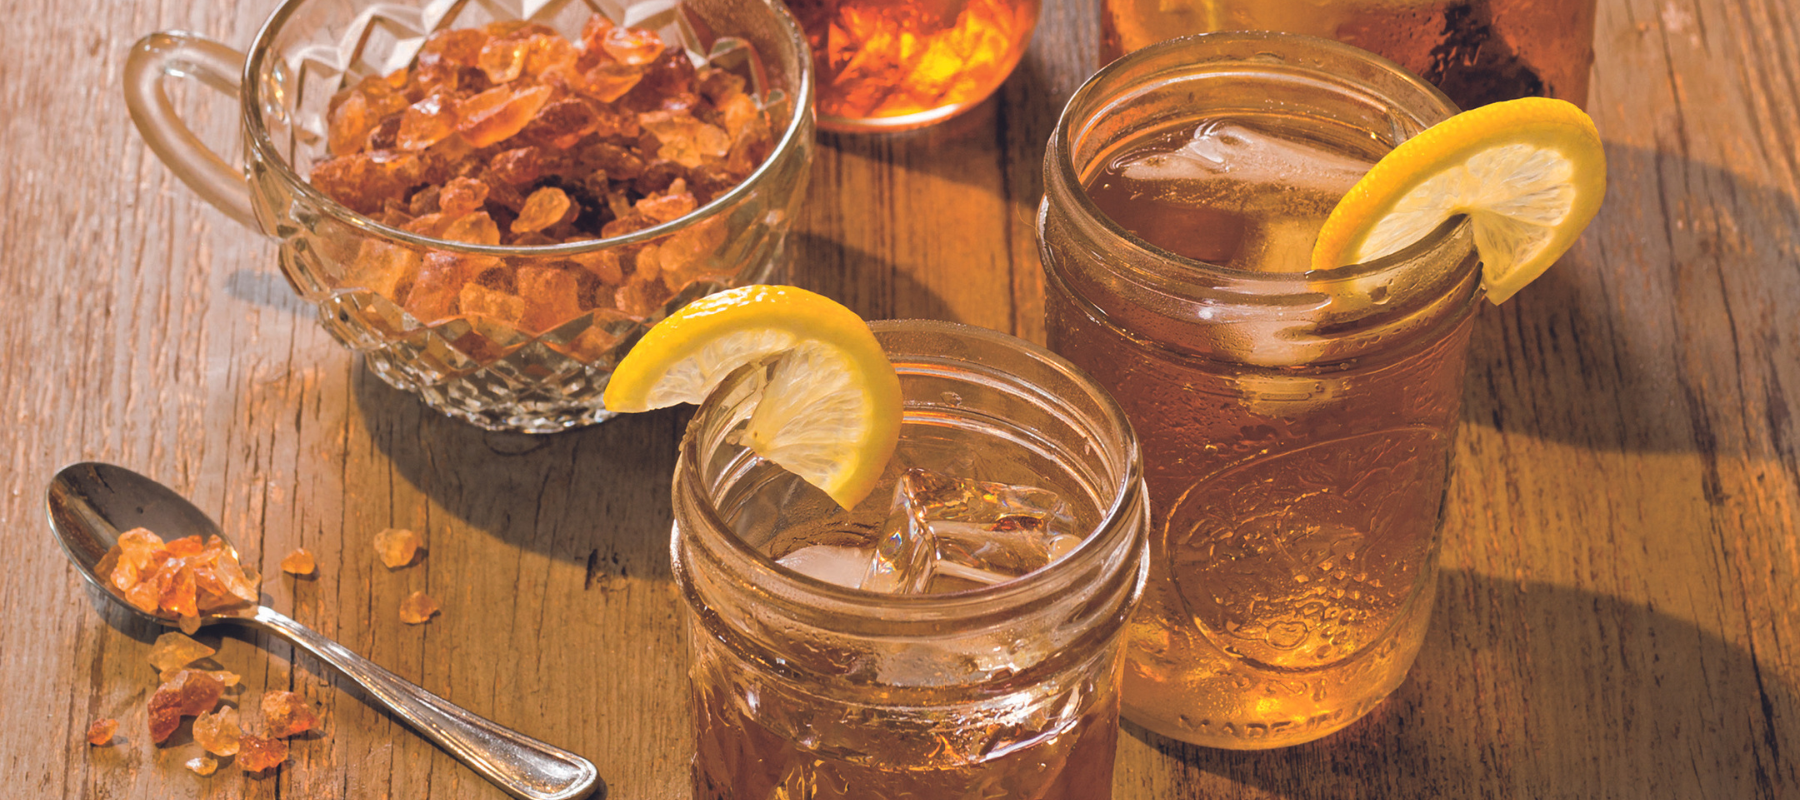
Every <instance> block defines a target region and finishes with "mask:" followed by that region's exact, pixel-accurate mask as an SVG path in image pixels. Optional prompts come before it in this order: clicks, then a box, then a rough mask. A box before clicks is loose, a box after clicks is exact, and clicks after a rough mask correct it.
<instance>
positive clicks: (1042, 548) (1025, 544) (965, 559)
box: [901, 469, 1075, 583]
mask: <svg viewBox="0 0 1800 800" xmlns="http://www.w3.org/2000/svg"><path fill="white" fill-rule="evenodd" d="M901 483H902V485H903V486H905V487H907V488H908V489H909V491H910V493H911V497H912V501H913V502H914V503H916V504H917V505H918V513H920V514H921V515H923V516H924V518H925V520H926V523H927V524H928V525H929V526H930V529H931V533H932V535H933V538H935V539H936V542H937V557H938V562H939V563H938V564H937V570H936V571H937V572H938V573H939V574H941V575H944V576H946V577H951V578H958V579H962V580H968V581H974V582H977V583H999V582H1001V581H1006V580H1011V579H1013V578H1017V577H1019V576H1021V575H1025V574H1026V573H1029V572H1033V571H1035V570H1039V569H1043V568H1044V567H1046V566H1048V565H1049V564H1050V562H1051V561H1052V560H1054V556H1053V554H1052V551H1051V542H1052V540H1053V539H1054V538H1055V537H1057V536H1070V535H1073V532H1074V527H1075V521H1074V517H1073V516H1072V515H1071V514H1070V513H1069V507H1068V504H1067V503H1064V502H1063V500H1062V498H1061V497H1058V496H1057V495H1056V493H1055V492H1051V491H1048V490H1045V489H1038V488H1034V487H1030V486H1014V485H1009V484H1004V483H993V482H989V481H977V480H969V479H967V478H956V477H952V476H949V475H944V474H941V473H935V472H930V471H928V470H922V469H912V470H908V471H907V473H906V475H905V476H904V477H903V478H902V480H901Z"/></svg>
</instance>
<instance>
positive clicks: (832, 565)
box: [775, 544, 875, 589]
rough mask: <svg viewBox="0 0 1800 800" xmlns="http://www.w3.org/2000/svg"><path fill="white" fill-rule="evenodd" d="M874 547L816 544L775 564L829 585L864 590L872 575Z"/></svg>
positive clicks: (778, 560) (782, 558)
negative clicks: (865, 581)
mask: <svg viewBox="0 0 1800 800" xmlns="http://www.w3.org/2000/svg"><path fill="white" fill-rule="evenodd" d="M874 552H875V551H874V549H873V548H866V547H846V546H843V545H835V544H815V545H811V546H809V547H802V548H800V549H799V550H795V551H794V552H792V553H788V554H787V555H785V556H782V557H780V558H778V559H775V563H777V564H780V565H782V566H784V567H787V568H788V569H791V570H793V571H795V572H798V573H800V574H801V575H805V576H807V577H809V578H817V579H819V580H822V581H824V582H826V583H832V584H837V585H838V586H842V587H845V588H847V589H860V588H862V582H863V576H864V575H867V574H868V573H869V561H870V559H871V558H872V557H873V556H874Z"/></svg>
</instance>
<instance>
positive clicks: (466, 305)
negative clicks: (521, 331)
mask: <svg viewBox="0 0 1800 800" xmlns="http://www.w3.org/2000/svg"><path fill="white" fill-rule="evenodd" d="M457 302H458V303H459V305H460V306H461V308H462V313H463V316H465V317H483V318H486V319H490V320H493V321H495V322H504V323H506V324H508V325H513V326H517V325H519V324H520V323H522V322H523V321H524V319H525V298H523V297H520V296H518V295H516V294H513V293H511V292H502V291H500V290H498V289H490V288H488V287H486V286H483V285H481V284H479V283H465V284H463V287H462V291H461V292H458V293H457Z"/></svg>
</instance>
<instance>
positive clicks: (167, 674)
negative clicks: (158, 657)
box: [157, 666, 243, 689]
mask: <svg viewBox="0 0 1800 800" xmlns="http://www.w3.org/2000/svg"><path fill="white" fill-rule="evenodd" d="M184 669H186V670H193V671H194V672H198V673H201V674H203V675H211V676H212V677H214V678H217V679H218V681H219V683H220V684H222V685H224V686H225V688H227V689H229V688H231V687H233V686H236V685H238V683H239V682H240V681H242V680H243V677H242V676H240V675H238V674H237V673H235V672H232V671H231V670H226V669H195V668H193V667H187V666H183V667H176V668H174V669H166V670H163V671H162V672H160V673H157V679H158V680H160V681H162V682H163V683H168V682H169V681H172V680H175V676H176V675H179V674H181V671H182V670H184Z"/></svg>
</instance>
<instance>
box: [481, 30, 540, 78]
mask: <svg viewBox="0 0 1800 800" xmlns="http://www.w3.org/2000/svg"><path fill="white" fill-rule="evenodd" d="M530 47H531V40H529V39H524V38H514V37H505V38H493V39H489V40H488V41H487V44H485V45H482V47H481V54H480V55H479V56H477V57H476V60H475V65H476V66H478V67H480V68H481V71H482V72H483V73H485V74H486V75H487V79H488V80H490V81H493V82H494V83H506V82H507V81H510V80H513V79H515V78H518V77H519V75H520V74H522V73H524V72H525V56H526V53H527V51H528V50H529V49H530Z"/></svg>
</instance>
